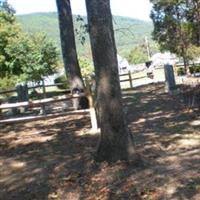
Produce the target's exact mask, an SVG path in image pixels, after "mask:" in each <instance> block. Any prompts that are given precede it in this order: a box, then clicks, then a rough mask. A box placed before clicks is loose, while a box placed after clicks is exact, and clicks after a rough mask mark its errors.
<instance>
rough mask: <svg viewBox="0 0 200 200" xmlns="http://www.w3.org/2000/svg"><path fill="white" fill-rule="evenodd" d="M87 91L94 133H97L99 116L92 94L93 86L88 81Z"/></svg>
mask: <svg viewBox="0 0 200 200" xmlns="http://www.w3.org/2000/svg"><path fill="white" fill-rule="evenodd" d="M85 85H86V92H87V99H88V102H89V110H90V121H91V125H92V130H91V132H92V133H96V132H97V131H98V124H97V116H96V111H95V108H94V101H93V96H92V88H91V85H90V84H89V83H88V81H86V83H85Z"/></svg>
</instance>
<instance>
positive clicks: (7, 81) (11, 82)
mask: <svg viewBox="0 0 200 200" xmlns="http://www.w3.org/2000/svg"><path fill="white" fill-rule="evenodd" d="M16 83H17V78H16V77H14V76H11V77H9V76H6V77H4V78H0V91H5V90H11V89H13V88H15V85H16ZM10 95H12V93H5V94H3V96H5V97H9V96H10Z"/></svg>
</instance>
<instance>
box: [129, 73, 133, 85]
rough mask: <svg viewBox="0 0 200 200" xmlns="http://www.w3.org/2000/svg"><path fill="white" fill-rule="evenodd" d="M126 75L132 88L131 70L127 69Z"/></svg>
mask: <svg viewBox="0 0 200 200" xmlns="http://www.w3.org/2000/svg"><path fill="white" fill-rule="evenodd" d="M128 77H129V83H130V88H133V83H132V76H131V71H128Z"/></svg>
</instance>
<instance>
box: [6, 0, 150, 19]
mask: <svg viewBox="0 0 200 200" xmlns="http://www.w3.org/2000/svg"><path fill="white" fill-rule="evenodd" d="M55 1H56V0H39V1H37V0H8V3H10V4H11V5H12V6H13V7H14V8H15V10H16V12H17V13H16V14H28V13H33V12H51V11H56V3H55ZM110 2H111V10H112V14H113V15H120V16H126V17H131V18H137V19H141V20H148V21H149V20H150V18H149V14H150V10H151V4H150V3H149V0H110ZM71 6H72V12H73V13H74V14H79V15H86V9H85V0H71Z"/></svg>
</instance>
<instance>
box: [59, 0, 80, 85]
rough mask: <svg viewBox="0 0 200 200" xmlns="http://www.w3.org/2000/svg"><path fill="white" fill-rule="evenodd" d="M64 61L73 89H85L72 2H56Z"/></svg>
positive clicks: (63, 0) (67, 0)
mask: <svg viewBox="0 0 200 200" xmlns="http://www.w3.org/2000/svg"><path fill="white" fill-rule="evenodd" d="M56 3H57V9H58V20H59V27H60V39H61V47H62V54H63V61H64V66H65V71H66V74H67V76H68V77H69V78H70V86H71V89H73V88H78V89H83V86H84V84H83V80H82V76H81V71H80V67H79V63H78V58H77V51H76V44H75V36H74V26H73V18H72V11H71V4H70V0H56Z"/></svg>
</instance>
